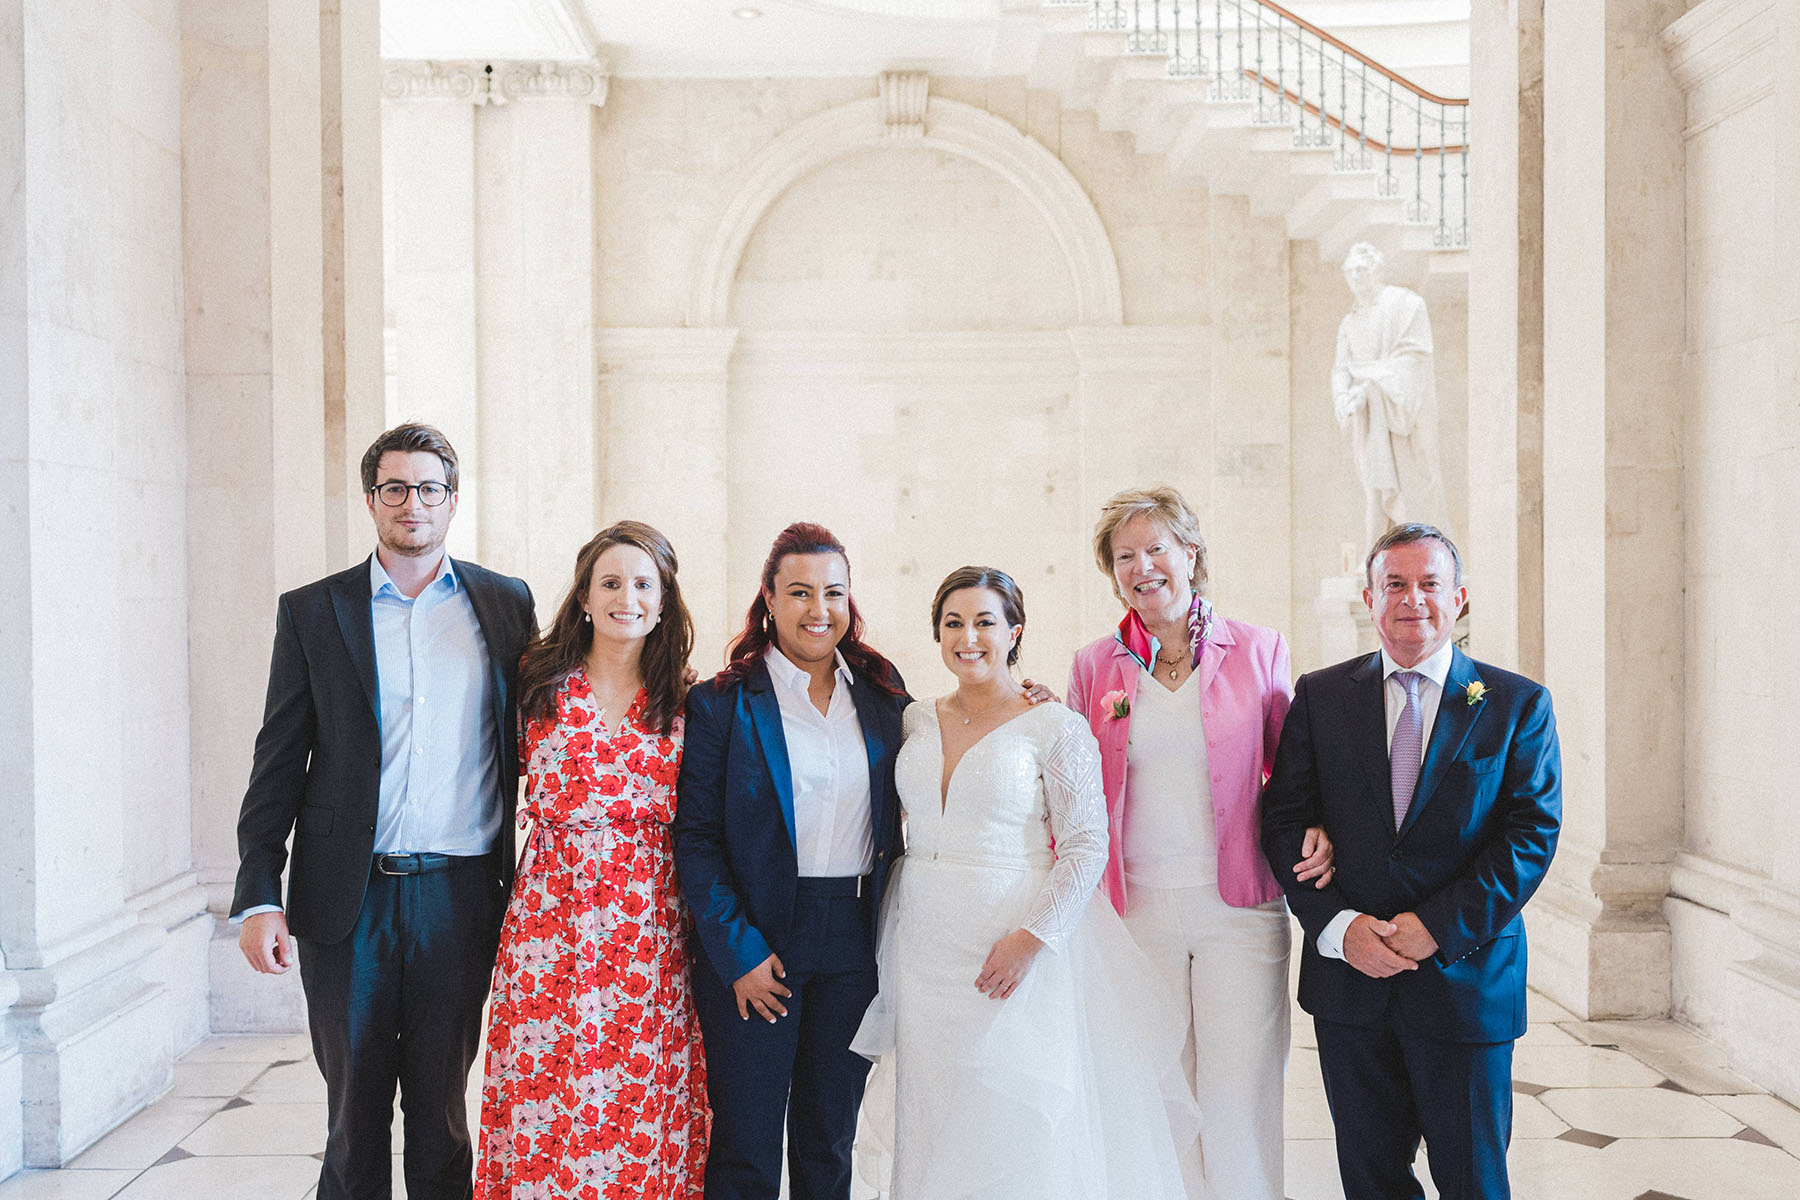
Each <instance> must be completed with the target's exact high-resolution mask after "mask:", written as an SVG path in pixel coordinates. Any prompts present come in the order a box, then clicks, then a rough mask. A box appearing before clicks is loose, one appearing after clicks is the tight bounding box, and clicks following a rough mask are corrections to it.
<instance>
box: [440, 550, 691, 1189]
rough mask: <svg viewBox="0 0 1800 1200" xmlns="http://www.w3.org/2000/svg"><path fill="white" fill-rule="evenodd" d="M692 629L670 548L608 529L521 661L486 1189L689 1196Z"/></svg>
mask: <svg viewBox="0 0 1800 1200" xmlns="http://www.w3.org/2000/svg"><path fill="white" fill-rule="evenodd" d="M692 646H693V624H692V621H691V620H690V619H689V617H688V612H687V608H686V606H685V605H683V604H682V602H681V592H680V589H679V587H678V586H677V584H676V581H675V552H674V550H673V549H672V548H671V547H670V546H669V543H668V540H667V539H666V538H664V537H663V536H662V535H661V534H660V533H658V532H657V531H656V530H654V529H652V528H650V527H649V526H648V525H643V524H640V523H639V522H636V521H621V522H620V523H618V524H617V525H613V526H611V527H609V528H607V529H604V530H602V531H601V532H600V533H599V534H597V535H596V536H595V537H594V539H593V540H592V541H591V542H589V543H588V544H587V545H585V546H583V547H582V548H581V553H580V554H579V555H578V556H577V557H576V560H575V582H574V584H573V585H572V586H571V587H570V589H569V594H568V595H567V596H566V597H564V599H563V602H562V606H561V607H560V608H559V609H558V610H557V614H556V620H555V622H554V623H553V624H552V626H551V627H550V630H549V631H548V632H547V633H546V634H544V635H543V636H541V637H540V638H538V639H537V640H536V641H535V642H533V643H532V645H531V646H530V647H528V648H527V649H526V651H525V655H524V658H523V659H522V661H521V662H520V666H519V717H520V722H521V724H522V726H523V731H522V734H521V737H520V749H519V758H520V761H521V762H522V763H523V764H524V770H525V772H526V781H525V790H526V799H525V804H524V806H523V808H522V809H521V810H520V816H521V819H523V818H526V817H529V818H531V819H532V820H533V822H534V823H533V826H532V831H531V836H530V839H529V840H528V842H527V843H526V848H525V851H524V854H523V856H522V857H521V859H520V863H519V873H518V882H517V885H516V886H515V888H514V890H513V896H512V903H511V905H510V906H509V907H508V909H507V913H506V923H505V925H504V927H503V928H502V930H501V934H500V956H499V960H498V962H497V963H496V965H495V967H494V999H493V1009H492V1014H491V1016H490V1018H489V1025H488V1051H487V1077H486V1079H485V1080H484V1081H483V1083H482V1089H481V1139H480V1152H481V1162H480V1165H479V1168H478V1169H477V1171H476V1173H475V1196H476V1200H528V1198H529V1200H565V1198H566V1200H627V1198H630V1200H686V1198H687V1197H697V1196H699V1195H700V1194H701V1185H702V1181H703V1174H704V1165H705V1162H706V1149H707V1138H708V1133H709V1130H710V1126H711V1119H712V1114H711V1111H710V1110H709V1109H708V1107H707V1102H706V1066H705V1062H704V1060H703V1058H702V1056H701V1048H700V1026H699V1023H698V1021H697V1020H696V1019H695V1016H694V1001H693V993H692V990H691V988H690V986H689V980H688V948H687V937H686V928H687V923H688V922H687V912H686V908H685V906H684V904H683V901H682V898H681V892H680V889H679V888H678V887H677V886H676V882H675V868H674V861H673V858H672V856H671V853H670V842H669V825H668V823H669V821H670V820H671V819H672V818H673V817H674V815H675V777H676V774H677V772H678V770H679V768H680V765H681V741H682V726H681V716H680V713H681V709H682V701H683V699H684V697H685V693H686V682H685V679H684V674H685V671H686V668H687V659H688V653H689V651H690V649H691V648H692Z"/></svg>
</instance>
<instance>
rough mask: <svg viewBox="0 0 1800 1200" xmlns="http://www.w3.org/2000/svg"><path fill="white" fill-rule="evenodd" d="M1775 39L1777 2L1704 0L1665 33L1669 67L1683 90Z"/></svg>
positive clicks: (1736, 62)
mask: <svg viewBox="0 0 1800 1200" xmlns="http://www.w3.org/2000/svg"><path fill="white" fill-rule="evenodd" d="M1774 41H1775V0H1705V2H1704V3H1701V4H1696V5H1695V6H1694V7H1693V8H1691V9H1689V10H1688V11H1687V13H1686V14H1684V15H1683V16H1681V17H1679V18H1677V19H1676V20H1674V21H1672V22H1670V23H1669V27H1668V28H1667V29H1664V30H1663V32H1662V43H1663V49H1664V50H1665V51H1666V52H1667V54H1668V56H1669V69H1670V71H1672V72H1673V73H1674V75H1675V81H1676V82H1677V83H1679V84H1680V85H1681V90H1682V91H1684V92H1689V91H1692V90H1693V89H1694V88H1695V86H1696V85H1698V84H1700V83H1701V82H1703V81H1705V80H1706V79H1709V78H1711V77H1712V76H1714V75H1716V74H1718V73H1719V72H1720V71H1727V70H1731V69H1733V68H1738V67H1741V66H1742V64H1743V63H1744V61H1745V60H1746V59H1748V58H1750V57H1751V56H1752V55H1754V54H1756V53H1757V52H1758V51H1760V50H1762V49H1764V48H1765V47H1767V46H1770V45H1772V44H1773V43H1774Z"/></svg>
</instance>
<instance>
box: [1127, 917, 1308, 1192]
mask: <svg viewBox="0 0 1800 1200" xmlns="http://www.w3.org/2000/svg"><path fill="white" fill-rule="evenodd" d="M1129 896H1130V907H1131V911H1130V913H1129V914H1127V916H1126V917H1125V927H1126V928H1127V929H1129V930H1130V931H1131V936H1132V938H1133V939H1134V940H1135V941H1136V942H1137V944H1138V946H1139V948H1140V949H1142V950H1143V951H1144V953H1145V954H1146V955H1148V956H1149V958H1150V961H1151V962H1152V963H1154V964H1155V966H1156V968H1157V970H1158V971H1160V972H1161V973H1162V975H1163V977H1164V978H1165V979H1166V980H1167V981H1168V983H1169V985H1170V986H1171V987H1173V988H1174V989H1175V992H1176V995H1178V996H1183V997H1185V998H1186V999H1187V1002H1188V1007H1189V1011H1190V1012H1191V1013H1192V1014H1193V1022H1192V1024H1191V1026H1190V1027H1189V1030H1188V1039H1187V1045H1186V1048H1185V1049H1183V1051H1182V1068H1183V1069H1184V1070H1185V1071H1186V1072H1187V1078H1188V1082H1189V1083H1191V1084H1192V1085H1193V1086H1194V1095H1195V1097H1196V1098H1197V1099H1198V1100H1199V1101H1200V1117H1201V1121H1202V1127H1201V1133H1200V1145H1199V1147H1198V1148H1197V1149H1190V1151H1189V1157H1188V1160H1187V1161H1184V1162H1183V1163H1182V1170H1183V1173H1184V1176H1185V1178H1186V1180H1187V1190H1188V1196H1189V1197H1190V1198H1191V1200H1206V1198H1213V1200H1282V1169H1281V1157H1282V1149H1283V1147H1282V1119H1281V1114H1282V1074H1283V1073H1284V1072H1285V1071H1286V1069H1287V1054H1288V1034H1289V1025H1290V1017H1289V1009H1288V941H1289V933H1288V913H1287V906H1286V904H1284V903H1283V902H1282V901H1280V900H1275V901H1272V902H1270V903H1268V904H1263V905H1259V906H1257V907H1255V908H1233V907H1231V906H1230V905H1229V904H1226V903H1225V902H1224V901H1223V900H1221V899H1219V889H1218V887H1217V886H1216V885H1214V884H1206V885H1204V886H1201V887H1190V888H1150V887H1144V886H1142V885H1139V884H1132V885H1131V888H1130V891H1129Z"/></svg>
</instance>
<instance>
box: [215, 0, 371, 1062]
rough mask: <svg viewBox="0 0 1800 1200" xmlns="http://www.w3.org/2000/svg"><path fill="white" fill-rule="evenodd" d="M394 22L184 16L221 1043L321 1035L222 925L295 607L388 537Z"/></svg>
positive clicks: (301, 1) (281, 15)
mask: <svg viewBox="0 0 1800 1200" xmlns="http://www.w3.org/2000/svg"><path fill="white" fill-rule="evenodd" d="M375 11H376V6H375V4H374V3H373V0H357V2H356V3H354V4H348V3H347V4H342V5H340V4H337V3H327V2H324V0H284V2H282V3H276V4H251V3H246V2H237V0H234V2H233V3H225V4H221V3H215V2H213V0H186V3H184V5H183V12H182V47H181V65H182V77H183V79H182V82H183V90H184V104H183V106H182V138H181V154H182V204H183V215H184V221H183V229H184V234H183V240H182V247H183V269H184V272H185V279H186V285H187V286H186V306H185V334H186V350H187V366H188V379H187V424H188V431H189V447H190V451H189V472H188V479H189V486H188V495H187V509H188V519H189V536H188V546H187V552H188V574H189V579H190V581H191V583H190V591H191V600H190V603H189V606H188V647H189V650H188V658H189V670H190V672H191V676H192V679H193V700H192V708H191V713H192V728H193V730H194V740H193V747H192V751H191V778H192V786H193V797H194V800H193V803H194V858H195V862H196V864H197V865H198V867H199V869H200V875H201V879H202V881H203V882H204V883H205V885H206V887H207V891H208V898H209V901H210V906H211V909H212V911H213V913H214V914H215V917H216V918H218V919H217V920H216V921H215V923H214V939H213V943H212V950H211V973H210V983H211V1000H210V1017H211V1023H212V1028H213V1029H214V1031H216V1032H229V1031H251V1030H268V1031H286V1030H294V1029H298V1028H302V1027H304V1020H305V1012H304V1003H303V1000H302V998H301V994H300V986H299V978H298V975H297V973H294V972H290V973H289V974H287V975H285V976H261V975H256V974H254V973H253V972H251V971H250V969H249V967H248V966H247V965H246V964H245V963H244V961H243V958H242V956H241V955H240V954H239V953H238V949H237V930H236V929H235V928H232V927H229V926H227V925H226V924H225V922H224V920H223V917H224V916H225V915H226V909H227V907H228V905H229V902H230V898H231V888H232V880H233V877H234V875H235V873H236V869H237V845H236V837H235V828H236V822H237V812H238V807H239V804H240V802H241V800H242V798H243V791H244V783H245V780H246V779H248V777H249V771H250V761H251V752H252V748H253V745H254V742H255V737H256V731H257V728H258V727H259V725H260V723H261V719H262V709H263V695H264V690H265V686H266V681H267V678H268V663H269V648H270V645H271V641H272V638H273V634H274V623H275V603H276V598H277V597H278V596H279V594H280V593H281V592H283V591H286V590H287V589H289V588H293V587H297V586H299V585H300V584H303V583H307V582H309V581H311V580H313V579H317V578H318V577H320V576H321V575H324V574H325V573H327V571H328V570H331V569H335V568H338V567H342V566H346V565H348V563H349V561H350V560H351V559H353V558H356V557H360V556H361V555H362V554H365V553H366V552H367V550H368V545H369V542H370V538H369V532H368V525H367V521H368V517H367V515H366V514H365V513H364V512H363V510H362V503H361V499H360V496H358V495H357V494H356V493H355V491H354V490H353V487H354V486H355V485H352V484H351V483H350V482H349V481H350V479H351V478H352V472H353V471H354V470H355V469H356V462H357V460H359V459H360V457H361V453H362V448H363V446H364V445H366V444H367V441H368V439H369V437H371V436H373V434H374V432H377V431H378V428H379V425H380V421H381V413H380V409H379V407H378V406H379V403H380V390H379V384H380V363H379V356H378V353H379V346H380V307H379V296H380V289H381V245H380V226H379V216H378V213H379V209H378V207H377V206H378V205H379V179H378V177H377V175H376V171H378V169H379V158H378V156H377V155H376V154H375V147H376V144H377V143H376V142H375V141H373V140H372V139H373V137H374V131H375V129H376V123H377V120H378V116H379V114H378V112H377V110H376V104H377V103H378V101H377V96H378V94H379V93H378V91H377V87H378V77H377V76H376V75H375V68H374V57H373V56H374V45H375V38H376V37H377V32H376V24H375V20H374V15H373V14H374V13H375ZM356 63H362V64H364V65H363V66H362V67H356V66H354V65H353V64H356ZM363 74H367V76H368V78H367V79H363V78H362V77H361V76H362V75H363ZM327 93H329V94H330V98H329V100H327ZM327 124H330V125H331V126H332V128H331V129H330V130H329V131H328V130H327V128H326V126H327ZM372 298H373V299H372ZM328 335H329V341H328ZM371 364H373V366H372V369H373V375H372V376H371V373H370V372H371ZM370 397H373V402H374V404H375V405H376V406H377V407H376V408H375V409H374V411H373V412H372V413H370V412H366V411H365V410H367V409H368V408H369V407H370ZM359 522H360V523H359ZM352 531H354V538H353V537H352Z"/></svg>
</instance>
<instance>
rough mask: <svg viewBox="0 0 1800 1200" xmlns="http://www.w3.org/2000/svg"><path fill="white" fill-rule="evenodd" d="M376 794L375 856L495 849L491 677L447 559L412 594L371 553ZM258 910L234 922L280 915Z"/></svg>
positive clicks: (496, 748)
mask: <svg viewBox="0 0 1800 1200" xmlns="http://www.w3.org/2000/svg"><path fill="white" fill-rule="evenodd" d="M369 611H370V615H371V616H372V617H373V619H374V626H375V689H376V696H377V697H378V698H379V702H380V709H379V714H378V715H379V719H380V721H381V798H380V803H379V806H378V808H377V809H376V814H375V853H377V854H413V853H418V852H421V851H423V852H427V853H432V854H486V853H488V852H489V851H490V850H492V849H494V847H495V846H496V845H498V844H499V835H500V822H501V820H503V819H504V818H503V816H502V809H501V805H500V773H499V762H498V757H497V756H498V755H499V752H500V745H499V740H498V737H497V735H496V731H495V729H494V726H493V723H492V722H490V721H489V720H488V706H489V705H490V704H491V703H492V702H493V687H494V682H493V679H494V677H493V673H492V671H491V670H490V663H489V660H488V652H487V641H486V640H485V639H484V638H483V637H482V636H481V623H480V622H479V621H477V620H476V618H475V607H474V605H473V604H471V603H470V602H469V593H468V591H467V589H465V588H464V587H462V585H461V583H460V581H459V580H458V579H457V577H456V568H455V567H454V566H453V565H452V564H451V562H450V556H449V555H448V554H446V555H444V558H443V561H442V562H440V563H439V564H438V570H437V574H436V575H434V576H432V579H431V582H430V583H428V584H426V585H425V590H424V591H422V592H420V593H419V594H418V596H416V597H413V598H408V597H407V595H406V593H404V592H402V591H401V590H400V588H399V586H398V585H396V584H395V583H394V581H393V579H392V578H390V577H389V575H388V573H387V571H385V570H384V569H383V568H382V566H381V556H380V555H378V554H372V555H370V556H369ZM280 911H281V908H280V906H279V905H274V904H259V905H255V906H253V907H250V908H246V909H245V910H244V911H243V912H241V913H236V914H234V915H233V916H232V918H231V920H232V923H233V924H236V923H238V922H240V921H242V920H243V919H244V918H246V917H253V916H255V915H256V914H257V913H265V912H280Z"/></svg>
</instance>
